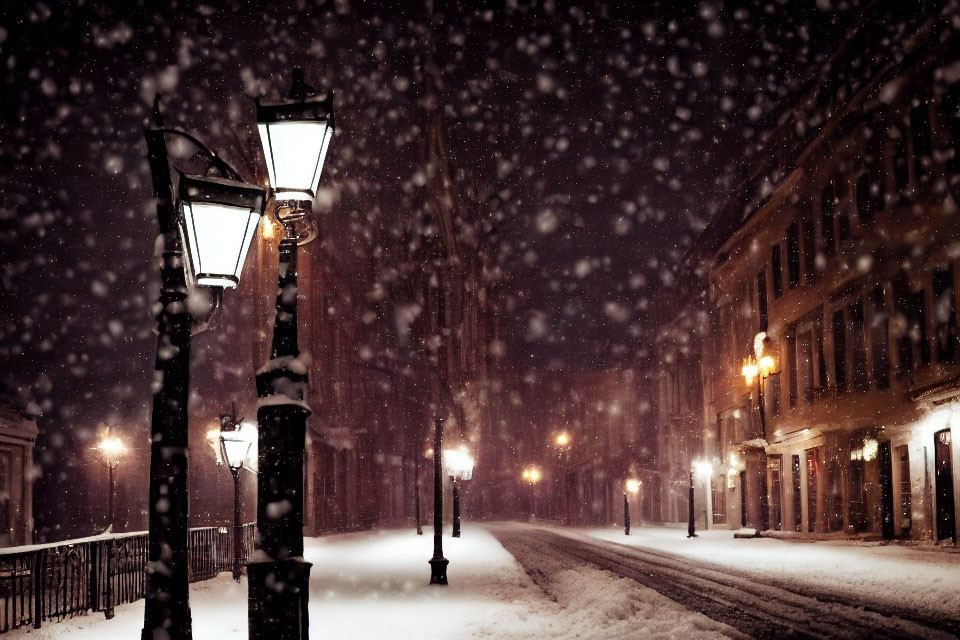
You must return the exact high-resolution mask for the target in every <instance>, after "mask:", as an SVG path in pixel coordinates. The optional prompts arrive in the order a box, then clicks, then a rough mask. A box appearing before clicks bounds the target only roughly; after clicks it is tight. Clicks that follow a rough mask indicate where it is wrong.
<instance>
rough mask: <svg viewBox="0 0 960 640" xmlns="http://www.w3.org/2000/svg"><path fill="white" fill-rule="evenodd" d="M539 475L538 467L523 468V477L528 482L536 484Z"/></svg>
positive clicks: (538, 480)
mask: <svg viewBox="0 0 960 640" xmlns="http://www.w3.org/2000/svg"><path fill="white" fill-rule="evenodd" d="M540 477H541V476H540V469H538V468H537V467H527V468H526V469H524V470H523V479H524V480H526V481H527V482H529V483H530V484H536V483H538V482H540Z"/></svg>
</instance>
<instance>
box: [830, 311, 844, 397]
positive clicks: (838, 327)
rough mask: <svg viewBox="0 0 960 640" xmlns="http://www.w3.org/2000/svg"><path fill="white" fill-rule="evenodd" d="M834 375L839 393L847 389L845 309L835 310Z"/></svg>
mask: <svg viewBox="0 0 960 640" xmlns="http://www.w3.org/2000/svg"><path fill="white" fill-rule="evenodd" d="M833 377H834V380H835V381H836V385H837V393H842V392H844V391H846V390H847V331H846V326H845V323H844V320H843V309H837V310H836V311H834V312H833Z"/></svg>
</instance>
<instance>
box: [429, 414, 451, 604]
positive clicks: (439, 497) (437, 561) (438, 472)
mask: <svg viewBox="0 0 960 640" xmlns="http://www.w3.org/2000/svg"><path fill="white" fill-rule="evenodd" d="M442 446H443V418H439V417H438V418H437V419H436V421H435V422H434V435H433V557H432V558H430V584H442V585H445V584H447V565H449V564H450V561H449V560H447V559H446V558H444V557H443V463H442V462H441V458H442V456H441V453H440V452H441V451H443V449H442Z"/></svg>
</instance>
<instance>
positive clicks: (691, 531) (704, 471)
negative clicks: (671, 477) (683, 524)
mask: <svg viewBox="0 0 960 640" xmlns="http://www.w3.org/2000/svg"><path fill="white" fill-rule="evenodd" d="M694 472H696V474H697V475H698V476H700V477H706V478H710V476H711V475H712V474H713V465H712V464H710V463H709V462H707V461H705V460H696V461H694V463H693V465H692V466H691V468H690V503H689V513H688V521H687V537H688V538H696V537H697V530H696V524H695V518H696V514H695V512H694V502H693V498H694V493H693V476H694ZM707 499H709V496H707Z"/></svg>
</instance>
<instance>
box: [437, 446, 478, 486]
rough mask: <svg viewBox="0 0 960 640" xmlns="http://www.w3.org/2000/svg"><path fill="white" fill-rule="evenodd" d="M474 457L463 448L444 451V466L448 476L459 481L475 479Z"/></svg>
mask: <svg viewBox="0 0 960 640" xmlns="http://www.w3.org/2000/svg"><path fill="white" fill-rule="evenodd" d="M473 465H474V460H473V456H471V455H470V454H469V453H467V451H466V449H465V448H463V447H460V448H457V449H444V450H443V466H444V467H445V468H446V470H447V474H448V475H451V476H453V477H454V478H457V479H458V480H469V479H470V478H472V477H473Z"/></svg>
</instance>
